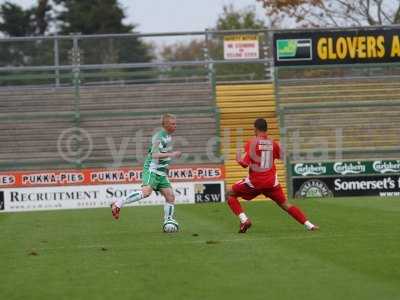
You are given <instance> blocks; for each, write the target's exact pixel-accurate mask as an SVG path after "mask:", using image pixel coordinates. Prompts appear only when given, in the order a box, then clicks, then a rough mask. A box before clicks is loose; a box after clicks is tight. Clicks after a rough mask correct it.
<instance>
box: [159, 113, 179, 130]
mask: <svg viewBox="0 0 400 300" xmlns="http://www.w3.org/2000/svg"><path fill="white" fill-rule="evenodd" d="M161 124H162V127H164V129H165V130H166V131H167V132H168V133H173V132H174V131H175V130H176V117H175V116H174V115H173V114H168V113H167V114H163V115H162V117H161Z"/></svg>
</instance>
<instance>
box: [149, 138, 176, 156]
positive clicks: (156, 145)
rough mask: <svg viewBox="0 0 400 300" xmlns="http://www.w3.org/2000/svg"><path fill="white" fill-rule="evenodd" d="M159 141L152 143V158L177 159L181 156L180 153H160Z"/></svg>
mask: <svg viewBox="0 0 400 300" xmlns="http://www.w3.org/2000/svg"><path fill="white" fill-rule="evenodd" d="M159 145H160V141H156V142H154V143H153V146H152V147H153V150H152V152H153V153H152V155H151V157H152V158H156V159H158V158H179V157H180V156H181V154H182V153H181V151H171V152H160V151H159Z"/></svg>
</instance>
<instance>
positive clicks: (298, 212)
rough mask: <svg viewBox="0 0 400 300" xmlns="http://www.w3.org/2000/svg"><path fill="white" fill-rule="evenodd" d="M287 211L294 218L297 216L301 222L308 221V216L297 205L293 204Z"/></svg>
mask: <svg viewBox="0 0 400 300" xmlns="http://www.w3.org/2000/svg"><path fill="white" fill-rule="evenodd" d="M287 212H288V213H289V215H291V216H292V217H293V218H295V219H296V221H297V222H299V223H300V224H304V223H305V222H306V221H307V217H306V216H305V215H304V214H303V212H302V211H301V210H300V209H299V208H297V207H296V206H291V207H290V208H289V209H288V210H287Z"/></svg>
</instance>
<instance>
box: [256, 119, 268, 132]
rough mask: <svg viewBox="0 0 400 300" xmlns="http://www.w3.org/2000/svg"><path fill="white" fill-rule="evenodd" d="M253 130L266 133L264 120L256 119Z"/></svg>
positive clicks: (266, 127) (266, 125) (266, 126)
mask: <svg viewBox="0 0 400 300" xmlns="http://www.w3.org/2000/svg"><path fill="white" fill-rule="evenodd" d="M254 128H255V129H257V130H259V131H264V132H266V131H267V130H268V124H267V121H266V120H265V119H262V118H258V119H256V120H255V121H254Z"/></svg>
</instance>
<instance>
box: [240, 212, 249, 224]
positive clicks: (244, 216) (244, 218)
mask: <svg viewBox="0 0 400 300" xmlns="http://www.w3.org/2000/svg"><path fill="white" fill-rule="evenodd" d="M239 219H240V223H244V222H246V221H247V220H248V217H247V216H246V214H245V213H240V214H239Z"/></svg>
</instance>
